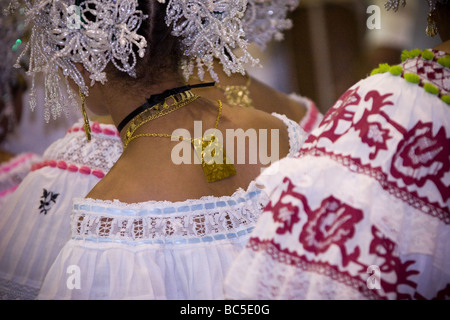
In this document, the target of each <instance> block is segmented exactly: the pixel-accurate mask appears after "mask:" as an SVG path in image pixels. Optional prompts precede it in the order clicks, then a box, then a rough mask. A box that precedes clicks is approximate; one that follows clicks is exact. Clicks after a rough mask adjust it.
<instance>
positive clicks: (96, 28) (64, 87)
mask: <svg viewBox="0 0 450 320" xmlns="http://www.w3.org/2000/svg"><path fill="white" fill-rule="evenodd" d="M24 3H25V12H26V13H25V14H26V22H27V23H29V24H31V25H32V30H31V37H30V41H29V42H28V43H27V47H26V48H25V50H24V51H23V52H22V55H23V54H26V53H28V54H29V55H30V62H29V69H28V74H30V75H31V76H32V85H31V93H30V106H31V109H34V108H35V106H36V97H35V74H36V73H38V72H42V73H43V74H44V82H45V99H44V118H45V120H46V121H47V122H48V121H49V120H50V118H51V117H53V118H54V119H55V118H57V117H58V116H59V115H60V114H61V113H62V111H63V110H64V111H65V112H67V111H68V108H70V107H75V108H76V107H78V102H77V101H76V99H75V94H74V91H73V89H72V88H71V87H70V85H69V79H72V80H73V81H74V82H75V84H76V85H77V86H78V87H79V88H80V91H81V92H82V93H83V94H85V95H86V96H87V95H88V94H89V89H88V86H87V85H86V84H85V81H84V78H83V76H82V74H81V73H80V72H79V71H78V69H77V68H76V66H75V64H78V63H79V64H81V65H82V66H83V67H84V69H85V70H86V71H88V72H89V74H90V76H89V77H90V80H91V83H90V85H91V86H92V85H94V83H95V82H100V83H102V84H103V83H105V81H106V80H107V79H106V73H105V71H104V69H105V68H106V66H107V64H108V63H109V62H112V63H113V64H114V66H115V67H116V68H117V69H119V70H121V71H124V72H126V73H128V74H129V75H130V76H135V70H134V68H135V65H136V60H137V57H136V53H135V51H136V49H135V48H137V53H138V55H139V56H140V57H143V56H144V54H145V47H146V45H147V42H146V40H145V38H144V37H142V36H140V35H138V34H137V33H136V31H137V30H138V29H139V27H140V25H141V22H142V21H143V19H145V18H146V17H145V16H144V15H143V13H142V11H140V10H138V9H137V0H86V1H84V2H83V3H82V4H81V5H80V6H76V5H74V4H73V3H74V1H73V0H25V1H24ZM19 58H20V57H19Z"/></svg>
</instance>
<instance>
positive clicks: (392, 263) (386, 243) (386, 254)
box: [369, 226, 419, 299]
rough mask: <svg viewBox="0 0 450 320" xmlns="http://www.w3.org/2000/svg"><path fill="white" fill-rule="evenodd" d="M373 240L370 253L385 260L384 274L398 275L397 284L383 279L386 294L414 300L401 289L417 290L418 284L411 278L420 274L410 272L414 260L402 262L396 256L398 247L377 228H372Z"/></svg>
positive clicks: (381, 266)
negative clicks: (391, 293) (392, 293)
mask: <svg viewBox="0 0 450 320" xmlns="http://www.w3.org/2000/svg"><path fill="white" fill-rule="evenodd" d="M372 235H373V240H372V242H371V243H370V247H369V253H370V254H372V255H375V256H378V257H381V258H383V260H384V262H383V263H382V264H381V265H380V266H379V267H380V270H381V272H382V274H388V273H391V272H394V273H395V274H396V281H395V282H387V281H385V280H384V279H383V278H381V286H382V287H383V290H384V291H385V292H386V293H390V292H395V293H396V294H397V299H412V298H413V297H412V296H411V295H410V294H408V293H402V289H401V287H402V286H403V288H407V287H409V290H408V291H410V292H411V288H412V289H416V288H417V284H416V283H415V282H414V281H412V280H410V279H409V278H410V277H412V276H414V275H417V274H419V271H417V270H408V269H409V268H410V266H411V265H413V264H414V263H416V261H414V260H407V261H405V262H402V261H401V260H400V258H399V257H398V256H396V255H395V254H394V252H395V250H396V248H397V245H396V244H395V243H394V242H392V241H391V240H390V239H388V238H386V237H385V236H384V235H383V234H382V233H381V232H380V231H379V230H378V229H377V228H376V227H375V226H372Z"/></svg>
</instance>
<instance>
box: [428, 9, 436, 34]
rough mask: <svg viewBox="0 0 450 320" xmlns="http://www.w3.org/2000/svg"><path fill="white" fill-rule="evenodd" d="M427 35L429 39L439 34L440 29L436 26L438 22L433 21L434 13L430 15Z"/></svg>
mask: <svg viewBox="0 0 450 320" xmlns="http://www.w3.org/2000/svg"><path fill="white" fill-rule="evenodd" d="M426 33H427V36H429V37H434V36H436V35H437V34H438V28H437V25H436V21H435V20H434V19H433V12H430V13H429V14H428V18H427V29H426Z"/></svg>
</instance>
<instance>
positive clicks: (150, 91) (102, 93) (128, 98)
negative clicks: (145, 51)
mask: <svg viewBox="0 0 450 320" xmlns="http://www.w3.org/2000/svg"><path fill="white" fill-rule="evenodd" d="M183 85H184V83H183V81H182V80H181V78H173V79H168V80H165V81H161V82H159V83H157V84H153V85H148V86H146V87H142V86H141V87H140V88H134V87H132V86H127V83H126V82H121V83H119V82H116V83H110V84H109V85H108V84H107V85H105V86H102V87H101V88H100V89H99V90H98V92H96V94H95V95H92V96H93V97H92V98H93V99H92V100H91V101H89V102H88V104H91V103H92V104H100V105H103V106H104V109H106V110H107V112H108V113H109V114H110V116H111V119H112V121H113V123H114V125H115V126H116V127H117V126H118V125H119V124H120V123H121V122H122V121H123V120H124V119H125V118H126V117H127V116H128V115H129V114H130V113H131V112H133V111H134V110H135V109H137V108H138V107H140V106H141V105H143V104H144V103H145V102H146V101H147V99H148V98H150V97H151V96H152V95H156V94H160V93H162V92H164V91H166V90H169V89H173V88H177V87H180V86H183ZM90 96H91V95H90ZM121 133H122V132H121Z"/></svg>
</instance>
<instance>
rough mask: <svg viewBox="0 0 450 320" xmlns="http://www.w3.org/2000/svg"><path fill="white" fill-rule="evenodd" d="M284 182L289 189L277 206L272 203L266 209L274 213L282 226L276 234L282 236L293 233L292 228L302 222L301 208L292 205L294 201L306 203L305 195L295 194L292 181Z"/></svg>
mask: <svg viewBox="0 0 450 320" xmlns="http://www.w3.org/2000/svg"><path fill="white" fill-rule="evenodd" d="M283 182H285V183H287V189H286V190H285V191H283V192H282V193H281V195H280V198H279V199H278V200H277V202H276V203H275V205H273V204H272V202H270V203H269V204H268V205H267V206H266V209H265V211H270V212H272V214H273V219H274V221H275V222H278V223H280V224H281V226H280V227H278V228H277V230H276V233H277V234H280V235H281V234H285V233H287V232H289V233H292V227H293V226H294V224H296V223H297V222H299V221H300V218H299V208H298V206H296V205H293V204H292V202H291V201H292V199H299V200H300V201H302V202H303V201H305V198H304V196H303V195H301V194H299V193H296V192H294V190H293V189H294V185H293V184H292V182H291V180H289V179H288V178H285V179H284V181H283Z"/></svg>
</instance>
